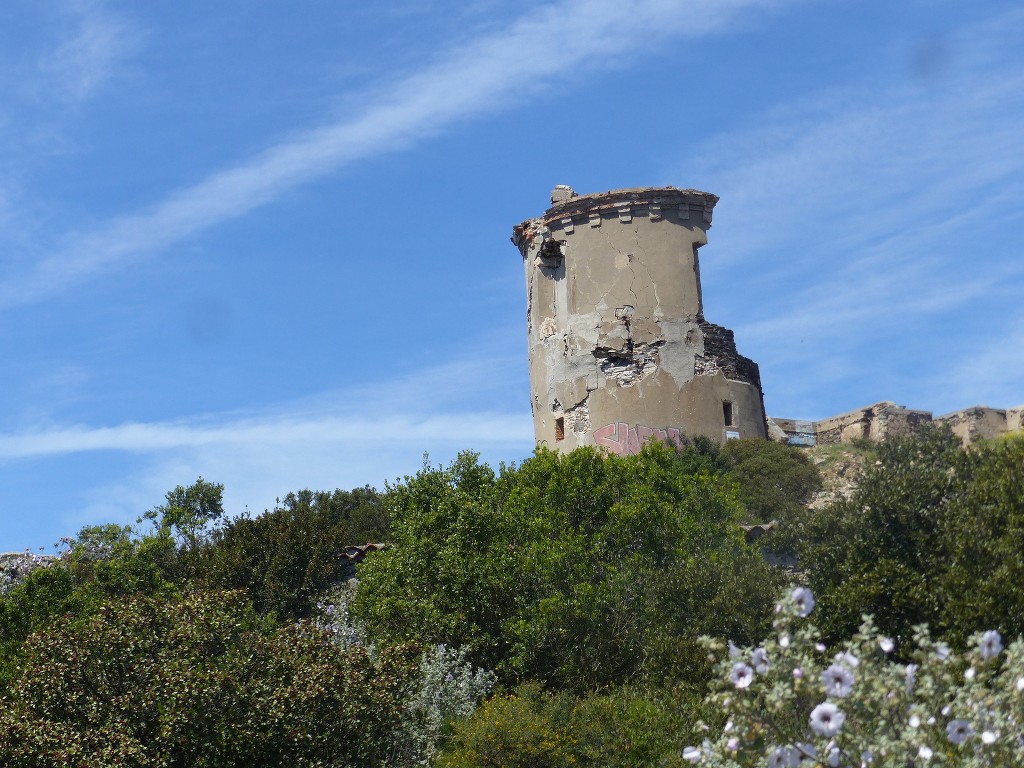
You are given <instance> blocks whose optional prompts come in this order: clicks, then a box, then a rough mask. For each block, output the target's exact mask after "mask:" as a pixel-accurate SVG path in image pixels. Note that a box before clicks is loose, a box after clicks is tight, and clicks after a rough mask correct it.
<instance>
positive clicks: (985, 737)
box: [981, 731, 996, 744]
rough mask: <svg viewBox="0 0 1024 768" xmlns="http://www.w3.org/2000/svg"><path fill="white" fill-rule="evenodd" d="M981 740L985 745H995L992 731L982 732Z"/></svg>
mask: <svg viewBox="0 0 1024 768" xmlns="http://www.w3.org/2000/svg"><path fill="white" fill-rule="evenodd" d="M981 740H982V742H984V743H985V744H995V743H996V735H995V734H994V733H992V731H982V732H981Z"/></svg>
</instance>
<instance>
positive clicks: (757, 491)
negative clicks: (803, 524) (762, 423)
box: [722, 438, 821, 523]
mask: <svg viewBox="0 0 1024 768" xmlns="http://www.w3.org/2000/svg"><path fill="white" fill-rule="evenodd" d="M722 456H723V457H724V459H725V460H726V462H727V463H728V469H729V475H730V476H731V477H732V478H733V479H734V480H735V481H736V483H737V485H738V486H739V498H740V501H741V502H742V503H743V506H744V508H745V509H746V521H747V522H750V523H767V522H770V521H772V520H778V521H780V522H783V523H786V522H788V521H789V520H791V519H792V518H793V517H794V516H796V515H798V514H799V512H800V511H801V510H802V509H803V507H804V506H805V505H806V504H807V502H808V501H810V499H811V496H812V495H813V494H814V493H815V492H816V491H819V490H821V475H820V473H819V472H818V469H817V468H816V467H815V466H814V464H812V463H811V462H810V460H809V459H808V458H807V455H806V454H805V453H804V452H803V451H802V450H801V449H799V448H795V447H793V446H789V445H784V444H782V443H776V442H773V441H770V440H759V439H754V438H744V439H741V440H729V441H727V442H726V444H725V446H724V447H723V448H722Z"/></svg>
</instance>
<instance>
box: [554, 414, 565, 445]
mask: <svg viewBox="0 0 1024 768" xmlns="http://www.w3.org/2000/svg"><path fill="white" fill-rule="evenodd" d="M555 440H556V441H558V440H565V417H563V416H559V417H558V418H556V419H555Z"/></svg>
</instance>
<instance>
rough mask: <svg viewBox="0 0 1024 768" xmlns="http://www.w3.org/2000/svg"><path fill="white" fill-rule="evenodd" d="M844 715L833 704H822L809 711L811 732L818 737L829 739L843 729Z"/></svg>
mask: <svg viewBox="0 0 1024 768" xmlns="http://www.w3.org/2000/svg"><path fill="white" fill-rule="evenodd" d="M845 720H846V715H844V714H843V713H842V711H841V710H840V709H839V707H837V706H836V705H835V704H832V703H830V702H827V701H825V702H822V703H821V704H819V705H818V706H816V707H815V708H814V709H812V710H811V718H810V723H811V730H812V731H814V732H815V733H816V734H818V735H819V736H826V737H828V738H831V737H833V736H835V735H836V734H837V733H839V731H840V730H841V729H842V727H843V722H844V721H845Z"/></svg>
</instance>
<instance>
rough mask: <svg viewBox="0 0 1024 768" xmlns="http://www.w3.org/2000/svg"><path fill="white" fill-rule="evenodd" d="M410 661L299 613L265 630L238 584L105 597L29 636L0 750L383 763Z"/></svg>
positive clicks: (33, 759) (128, 762)
mask: <svg viewBox="0 0 1024 768" xmlns="http://www.w3.org/2000/svg"><path fill="white" fill-rule="evenodd" d="M414 670H415V666H414V664H412V659H411V658H410V654H409V653H408V652H407V651H402V650H396V651H391V652H387V653H381V654H379V656H377V657H376V658H374V657H372V656H371V655H370V654H369V653H368V652H367V651H366V650H364V649H362V648H348V649H345V648H342V647H341V646H339V645H337V644H336V643H334V642H332V641H331V639H330V637H329V635H327V634H326V633H324V632H322V631H320V630H317V629H316V628H315V627H313V626H310V625H307V624H300V625H297V626H295V627H290V628H286V629H280V630H276V631H270V632H268V631H266V630H265V629H263V628H262V627H261V621H260V619H259V617H258V616H257V615H256V614H255V613H254V612H253V611H252V610H251V609H250V608H249V607H248V606H247V605H246V604H245V603H244V601H243V600H242V598H241V596H240V595H238V594H233V593H209V594H192V595H189V596H187V597H184V598H182V599H180V600H179V599H157V598H150V597H134V598H131V599H128V600H125V601H119V602H109V603H104V605H103V606H102V607H101V608H100V610H99V611H98V612H97V614H96V615H95V616H93V617H92V618H91V619H89V620H88V621H87V622H84V623H80V624H78V625H75V626H62V625H54V626H51V627H50V628H49V629H48V630H47V631H46V632H41V633H37V634H35V635H33V636H32V637H31V638H30V640H29V641H28V643H27V645H26V654H25V658H24V661H23V664H22V668H21V673H20V674H19V676H18V677H17V679H16V680H15V681H14V684H13V685H12V686H11V687H10V688H9V689H8V691H7V693H6V694H5V696H4V699H3V701H2V706H0V763H2V764H3V765H5V766H10V768H21V767H22V766H24V767H25V768H27V767H28V766H33V767H34V766H41V765H46V766H80V765H90V766H119V767H120V766H218V767H226V766H280V765H296V766H314V765H316V766H321V765H331V766H375V765H384V764H385V762H386V760H387V758H388V755H389V752H390V749H391V734H392V733H393V732H394V730H395V729H396V728H397V727H399V725H400V722H401V700H400V693H401V692H402V691H404V690H405V689H406V688H407V686H408V684H409V680H410V677H411V675H412V674H413V672H414Z"/></svg>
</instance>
